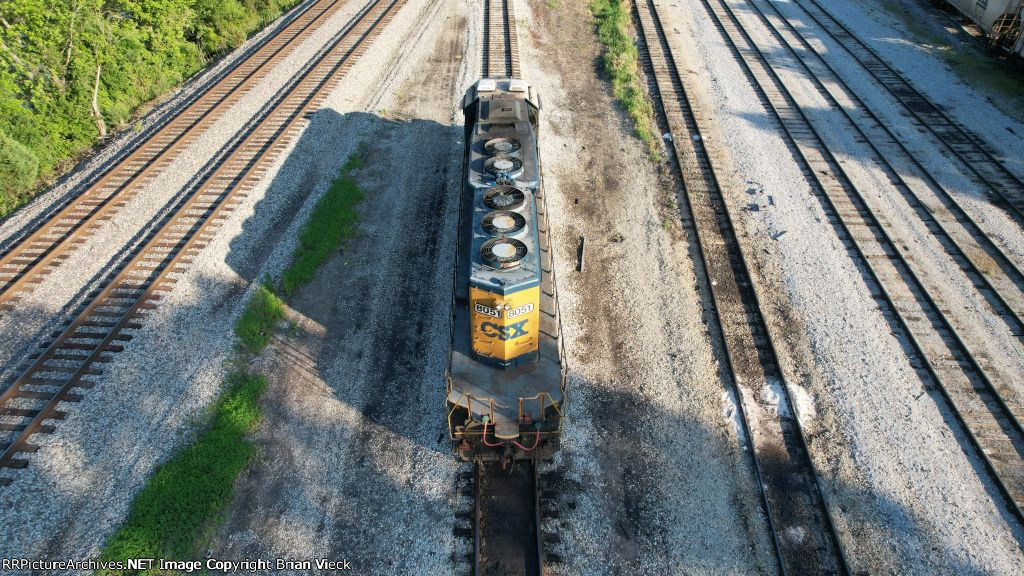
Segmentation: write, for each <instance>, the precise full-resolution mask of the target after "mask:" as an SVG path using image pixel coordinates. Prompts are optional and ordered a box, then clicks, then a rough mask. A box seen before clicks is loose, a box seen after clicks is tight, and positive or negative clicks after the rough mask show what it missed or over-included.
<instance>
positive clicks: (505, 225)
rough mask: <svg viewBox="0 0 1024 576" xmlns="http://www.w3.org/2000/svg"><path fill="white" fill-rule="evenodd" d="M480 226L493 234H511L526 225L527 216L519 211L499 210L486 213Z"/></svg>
mask: <svg viewBox="0 0 1024 576" xmlns="http://www.w3.org/2000/svg"><path fill="white" fill-rule="evenodd" d="M480 226H481V227H482V228H483V229H484V230H485V231H486V232H487V233H488V234H490V235H491V236H501V235H505V234H508V235H511V234H515V233H516V232H519V231H520V230H522V229H523V228H525V227H526V218H523V215H522V214H519V213H518V212H512V211H510V210H497V211H494V212H489V213H487V214H486V215H484V218H483V221H482V222H480Z"/></svg>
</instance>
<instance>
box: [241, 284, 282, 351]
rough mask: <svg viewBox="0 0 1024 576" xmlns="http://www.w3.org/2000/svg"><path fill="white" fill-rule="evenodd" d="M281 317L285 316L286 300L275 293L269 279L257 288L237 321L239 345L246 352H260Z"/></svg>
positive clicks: (268, 340)
mask: <svg viewBox="0 0 1024 576" xmlns="http://www.w3.org/2000/svg"><path fill="white" fill-rule="evenodd" d="M281 318H284V302H282V301H281V299H280V298H278V297H277V294H274V287H273V286H272V285H271V283H270V281H269V280H267V281H265V282H264V283H263V284H261V285H260V287H259V288H257V289H256V292H255V293H254V294H253V296H252V299H251V300H249V304H248V305H246V307H245V310H244V311H243V312H242V316H241V317H240V318H239V319H238V322H237V323H235V336H238V340H239V345H240V346H241V347H242V349H243V350H245V351H246V352H249V353H251V354H257V353H259V351H260V350H262V349H263V347H264V346H266V345H267V343H268V342H270V333H271V331H272V330H273V329H274V324H276V323H277V321H278V320H280V319H281Z"/></svg>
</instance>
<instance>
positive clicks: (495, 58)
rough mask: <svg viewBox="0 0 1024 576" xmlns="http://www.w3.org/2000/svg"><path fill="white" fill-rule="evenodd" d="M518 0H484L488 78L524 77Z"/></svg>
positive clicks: (485, 56)
mask: <svg viewBox="0 0 1024 576" xmlns="http://www.w3.org/2000/svg"><path fill="white" fill-rule="evenodd" d="M513 1H514V0H484V28H483V29H484V38H483V48H484V60H483V70H482V76H483V77H484V78H520V77H521V76H520V70H519V39H518V37H517V31H516V19H515V11H514V8H513V5H512V3H513Z"/></svg>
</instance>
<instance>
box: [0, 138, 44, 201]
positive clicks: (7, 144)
mask: <svg viewBox="0 0 1024 576" xmlns="http://www.w3.org/2000/svg"><path fill="white" fill-rule="evenodd" d="M38 175H39V159H38V158H36V155H35V154H33V153H32V151H31V150H29V149H28V148H27V147H26V146H23V145H22V144H21V143H19V142H18V141H17V140H14V139H13V138H11V137H9V136H7V135H6V134H4V133H3V132H0V214H3V213H5V212H7V211H9V210H11V209H12V208H13V207H14V206H15V205H17V204H18V203H19V202H20V201H21V200H22V194H23V193H24V191H25V190H27V189H29V188H30V187H31V186H32V184H34V183H35V181H36V176H38Z"/></svg>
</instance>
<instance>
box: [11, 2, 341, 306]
mask: <svg viewBox="0 0 1024 576" xmlns="http://www.w3.org/2000/svg"><path fill="white" fill-rule="evenodd" d="M343 4H344V2H343V1H342V0H323V1H320V2H316V3H314V4H308V5H307V6H306V7H305V9H303V10H302V11H301V12H300V13H299V14H297V15H296V16H295V17H293V18H292V19H291V20H290V21H289V22H288V23H287V24H286V25H285V27H284V28H283V29H282V30H280V31H278V33H277V34H275V35H274V36H273V37H272V38H270V39H268V40H267V41H266V42H265V43H263V44H261V45H260V46H259V47H257V48H256V49H255V51H254V52H253V53H252V54H250V55H249V56H248V57H247V58H245V59H244V60H243V61H240V62H239V63H237V64H236V65H235V66H234V67H233V68H232V69H231V70H230V71H228V72H226V73H225V75H224V76H223V77H222V78H221V79H220V80H218V81H217V82H216V83H215V84H213V85H212V86H210V87H209V88H207V89H206V90H205V91H203V92H202V93H201V94H199V95H197V96H196V97H195V98H194V99H193V100H192V101H191V102H190V103H189V104H188V105H187V106H186V107H185V108H184V109H182V110H181V111H179V112H178V113H177V114H175V115H174V116H173V117H172V118H170V119H169V120H168V121H167V122H166V123H165V124H164V125H163V126H161V127H159V128H158V129H156V130H155V132H154V133H153V134H152V135H151V136H150V137H148V138H147V139H146V140H145V141H144V142H142V143H140V145H139V146H138V147H137V148H136V149H134V150H133V151H131V152H130V153H128V154H127V155H126V156H124V157H123V158H121V159H120V160H118V161H117V162H116V163H115V164H114V165H113V166H111V167H110V168H109V169H107V170H106V171H104V172H103V173H101V174H99V175H98V176H97V177H96V178H95V179H93V180H91V181H90V182H89V183H88V184H86V187H85V189H84V190H83V191H82V193H80V194H79V195H77V196H76V197H75V198H73V199H71V200H70V201H69V202H68V203H67V204H66V205H65V206H64V207H63V208H61V209H60V210H58V211H57V212H56V213H55V214H54V215H52V216H51V217H49V218H47V219H46V220H44V221H43V222H41V223H39V224H38V226H37V227H36V228H35V229H34V230H32V231H31V232H29V233H28V234H27V235H25V236H23V237H22V238H20V239H19V240H17V241H16V242H14V243H12V244H11V245H10V246H8V247H6V248H5V249H4V251H3V253H2V254H0V310H4V309H7V310H9V309H10V308H11V307H13V305H14V304H15V302H17V300H19V299H20V298H21V297H23V296H24V295H25V294H27V293H28V292H29V291H30V290H31V289H33V288H34V287H35V286H36V285H38V284H39V283H40V282H42V281H43V279H44V278H45V276H46V275H48V274H49V273H50V272H52V271H53V270H54V269H56V267H57V266H59V265H60V263H61V262H62V261H63V260H65V259H66V258H67V257H68V256H69V255H70V253H71V252H72V251H73V250H74V249H75V248H77V247H78V246H79V245H81V243H82V242H83V241H84V240H85V238H87V237H88V236H89V235H91V234H92V233H93V232H94V231H95V230H97V229H99V228H100V227H101V226H102V225H103V222H106V221H108V220H110V219H111V218H113V217H114V216H115V214H116V213H117V211H118V210H119V209H120V208H123V207H124V206H125V205H126V203H127V202H128V201H129V200H130V199H131V198H133V197H134V196H135V195H136V194H137V193H138V192H139V191H140V190H141V188H142V185H143V184H145V183H147V182H149V181H151V180H152V179H153V178H154V177H156V176H158V175H159V174H160V173H161V172H162V171H163V170H164V169H166V167H167V166H168V165H169V164H170V162H172V161H173V160H174V159H175V158H176V157H177V156H178V155H179V154H180V152H181V151H182V150H183V149H184V148H185V146H187V145H188V144H189V143H191V142H192V141H194V140H195V138H197V137H198V136H200V135H201V134H203V133H204V132H205V131H206V130H207V129H208V128H209V127H210V126H212V125H213V123H214V122H216V121H217V120H218V119H219V118H220V117H222V116H223V114H224V113H225V112H226V111H227V110H228V109H229V108H230V107H231V106H232V105H234V104H235V103H236V102H237V101H238V100H239V99H240V98H241V97H242V96H244V95H245V94H246V93H248V91H249V90H251V89H252V87H253V86H254V85H255V83H256V82H258V81H259V80H261V79H262V78H264V77H265V76H266V75H267V74H268V73H269V72H270V69H271V68H272V66H273V65H274V64H276V63H278V62H280V61H281V59H283V58H285V57H287V56H288V55H289V54H290V53H291V52H292V51H293V50H294V49H295V48H296V47H297V46H298V45H299V44H301V43H302V42H303V41H304V40H305V39H306V38H308V37H309V35H311V34H312V33H313V32H315V31H316V30H317V29H318V28H319V26H318V25H319V24H320V23H322V22H323V20H325V19H327V18H329V17H330V16H332V15H333V14H335V13H336V12H337V10H338V9H340V7H341V6H342V5H343Z"/></svg>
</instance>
